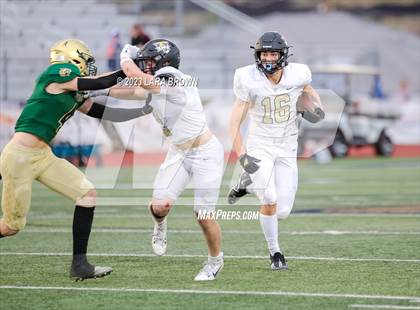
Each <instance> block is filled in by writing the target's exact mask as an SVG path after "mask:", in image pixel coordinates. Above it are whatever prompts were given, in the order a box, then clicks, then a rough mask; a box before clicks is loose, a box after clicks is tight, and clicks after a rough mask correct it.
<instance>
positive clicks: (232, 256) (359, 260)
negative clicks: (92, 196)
mask: <svg viewBox="0 0 420 310" xmlns="http://www.w3.org/2000/svg"><path fill="white" fill-rule="evenodd" d="M71 255H72V254H71V253H66V252H45V253H43V252H0V256H71ZM88 255H89V256H105V257H155V256H156V255H154V254H149V253H147V254H146V253H88ZM165 257H172V258H207V255H201V254H166V255H165ZM224 257H225V258H227V259H268V257H267V256H260V255H225V256H224ZM287 258H288V259H295V260H314V261H350V262H394V263H399V262H405V263H420V259H404V258H348V257H315V256H288V257H287Z"/></svg>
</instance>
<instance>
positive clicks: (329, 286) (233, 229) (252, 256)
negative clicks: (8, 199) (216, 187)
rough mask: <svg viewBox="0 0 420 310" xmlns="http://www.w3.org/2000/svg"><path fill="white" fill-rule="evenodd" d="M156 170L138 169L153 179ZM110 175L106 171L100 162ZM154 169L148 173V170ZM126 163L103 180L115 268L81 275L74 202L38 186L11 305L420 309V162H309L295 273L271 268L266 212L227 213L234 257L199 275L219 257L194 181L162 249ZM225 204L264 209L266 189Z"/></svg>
mask: <svg viewBox="0 0 420 310" xmlns="http://www.w3.org/2000/svg"><path fill="white" fill-rule="evenodd" d="M155 170H156V167H140V168H136V172H135V173H137V174H138V173H140V174H142V179H144V183H145V184H151V183H150V182H152V180H153V176H154V171H155ZM90 172H92V173H93V174H94V176H96V177H95V178H94V182H95V183H96V184H100V183H101V182H103V183H104V184H105V183H106V182H107V181H108V179H107V178H108V175H109V173H108V170H107V169H106V168H97V169H96V168H95V169H94V170H92V171H90ZM143 174H144V175H143ZM131 180H132V171H131V170H130V169H128V168H125V169H124V170H122V171H121V173H120V174H119V176H118V179H117V182H116V185H115V188H113V189H100V190H99V194H100V196H101V200H100V202H101V204H103V205H100V206H98V207H97V208H96V211H95V219H94V223H93V230H92V234H91V240H90V243H89V253H90V261H91V262H92V263H95V264H97V265H102V266H112V267H113V268H114V272H113V273H112V274H111V275H110V276H109V277H105V278H101V279H96V280H86V281H83V282H73V281H72V280H70V279H69V277H68V268H69V265H70V262H71V249H72V239H71V223H72V214H73V207H72V203H71V202H70V201H68V200H67V199H65V198H62V197H60V196H59V195H57V194H55V193H53V192H51V191H50V190H48V189H46V188H45V187H43V186H42V185H40V184H39V183H34V188H33V192H32V206H31V211H30V215H29V217H28V224H27V226H26V228H25V230H24V231H23V232H22V233H20V234H18V235H17V236H15V237H11V238H5V239H1V240H0V306H1V309H151V308H154V309H164V308H170V309H420V213H419V212H420V162H419V159H418V158H416V159H363V160H362V159H346V160H336V161H334V162H332V163H330V164H328V165H316V164H314V163H313V162H311V161H308V160H306V161H300V162H299V190H298V193H297V197H296V202H295V207H294V210H293V211H294V213H293V214H291V216H290V217H289V218H288V219H286V220H284V221H281V222H279V232H280V242H281V244H280V245H281V247H282V250H283V252H284V254H285V256H286V258H287V259H288V262H289V270H288V271H281V272H273V271H271V270H270V269H269V259H268V253H267V249H266V243H265V240H264V237H263V234H262V232H261V229H260V225H259V221H258V220H255V219H254V220H220V221H219V222H220V224H221V226H222V233H223V251H224V255H225V266H224V269H223V271H222V272H221V274H220V276H219V278H218V279H217V280H216V281H212V282H209V283H200V282H194V281H193V278H194V277H195V275H196V274H197V273H198V271H199V269H200V268H201V265H202V263H203V262H204V261H205V260H206V258H207V251H206V247H205V243H204V239H203V236H202V233H201V231H200V227H199V226H198V224H197V223H196V221H195V219H194V217H193V212H192V207H191V206H185V205H183V202H186V203H188V202H189V203H191V190H187V191H186V192H185V195H184V196H183V197H182V199H181V200H180V202H179V203H178V204H177V205H176V206H174V208H173V209H172V211H171V213H170V216H169V218H168V252H167V254H166V255H165V256H163V257H156V256H154V255H153V254H152V249H151V233H152V229H153V222H152V220H151V218H150V216H149V214H148V211H147V208H146V202H147V200H148V197H149V196H150V193H151V191H150V190H148V189H130V185H131ZM229 183H230V170H229V169H228V173H226V177H225V180H224V183H223V186H222V191H221V198H220V201H219V204H220V208H221V209H223V210H225V211H242V212H244V211H255V210H258V207H257V206H256V205H254V203H256V200H254V198H246V199H244V200H242V201H241V203H242V204H241V205H235V206H228V205H226V203H225V201H226V200H225V196H226V193H227V189H228V186H229Z"/></svg>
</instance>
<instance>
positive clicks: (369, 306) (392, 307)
mask: <svg viewBox="0 0 420 310" xmlns="http://www.w3.org/2000/svg"><path fill="white" fill-rule="evenodd" d="M349 307H350V308H359V309H413V310H420V307H416V306H398V305H357V304H355V305H349Z"/></svg>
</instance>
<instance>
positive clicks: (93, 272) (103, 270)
mask: <svg viewBox="0 0 420 310" xmlns="http://www.w3.org/2000/svg"><path fill="white" fill-rule="evenodd" d="M111 272H112V268H111V267H99V266H92V265H91V264H89V263H88V262H87V260H82V261H78V262H74V261H73V263H72V264H71V268H70V278H73V279H74V280H75V281H76V282H77V281H83V280H85V279H96V278H102V277H105V276H107V275H109V274H110V273H111Z"/></svg>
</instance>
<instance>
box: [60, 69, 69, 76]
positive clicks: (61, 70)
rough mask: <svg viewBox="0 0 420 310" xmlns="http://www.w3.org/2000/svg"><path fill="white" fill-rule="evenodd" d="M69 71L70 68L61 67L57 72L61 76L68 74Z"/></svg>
mask: <svg viewBox="0 0 420 310" xmlns="http://www.w3.org/2000/svg"><path fill="white" fill-rule="evenodd" d="M70 73H71V69H70V68H61V69H60V71H58V74H59V75H60V76H62V77H65V76H69V75H70Z"/></svg>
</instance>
